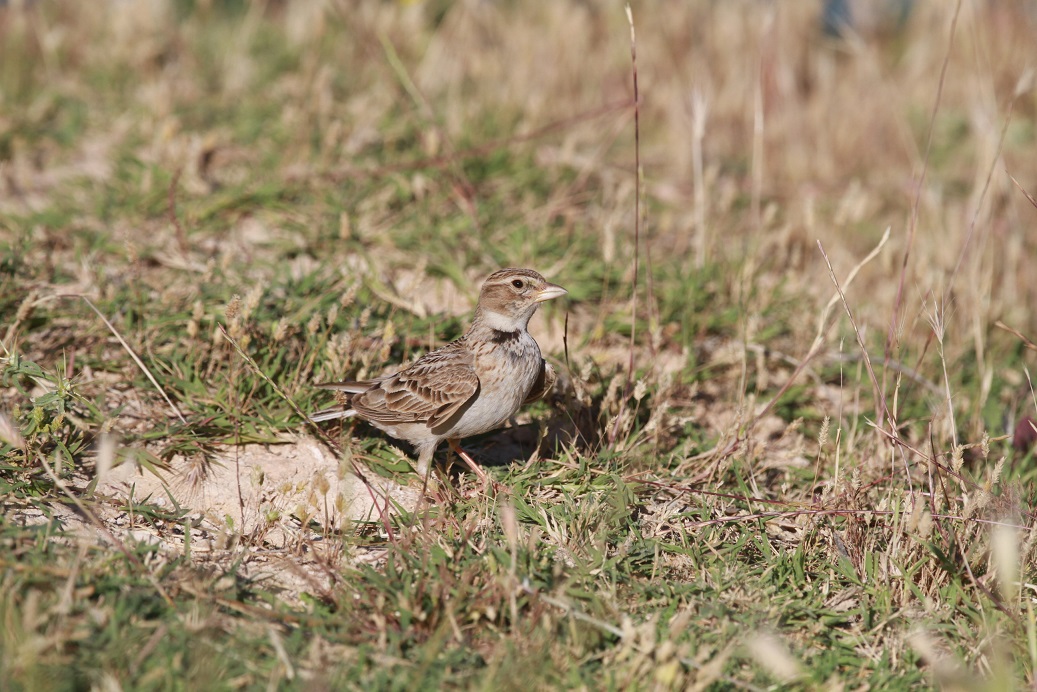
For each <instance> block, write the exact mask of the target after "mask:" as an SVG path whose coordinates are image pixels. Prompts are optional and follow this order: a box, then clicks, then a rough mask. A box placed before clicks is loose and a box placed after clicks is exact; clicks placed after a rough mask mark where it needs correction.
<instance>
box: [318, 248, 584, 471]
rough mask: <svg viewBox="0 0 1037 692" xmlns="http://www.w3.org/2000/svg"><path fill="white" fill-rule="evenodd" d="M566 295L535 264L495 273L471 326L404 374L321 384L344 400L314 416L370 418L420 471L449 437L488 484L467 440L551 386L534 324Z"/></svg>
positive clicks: (485, 287) (496, 424) (322, 418)
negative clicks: (546, 306) (410, 450)
mask: <svg viewBox="0 0 1037 692" xmlns="http://www.w3.org/2000/svg"><path fill="white" fill-rule="evenodd" d="M567 293H568V291H567V290H565V289H564V288H562V287H561V286H558V285H556V284H553V283H549V282H548V281H547V279H545V278H544V277H543V276H542V275H541V274H539V273H538V272H535V271H533V270H532V269H516V268H507V269H501V270H499V271H497V272H494V273H493V274H491V275H490V276H489V277H487V278H486V280H485V281H484V282H483V284H482V288H481V289H480V291H479V302H478V305H477V306H476V308H475V315H474V316H473V318H472V322H471V326H470V327H469V328H468V331H467V332H465V333H464V334H463V335H462V336H460V337H459V338H457V339H455V340H454V341H451V342H450V343H448V344H446V345H445V346H442V347H441V348H438V349H436V350H434V351H430V352H428V353H426V354H425V355H423V356H421V357H420V358H418V359H417V360H416V361H414V362H413V363H412V364H411V365H409V366H408V367H406V368H404V369H402V370H399V371H398V372H394V373H392V374H389V375H383V376H382V377H377V378H375V379H372V380H364V381H358V382H355V381H346V382H324V383H319V384H316V385H315V386H316V387H319V388H321V389H329V390H334V391H336V392H338V393H339V397H340V403H339V404H338V405H337V406H334V407H332V408H327V409H324V410H322V411H317V412H316V413H313V414H312V415H311V416H310V420H311V421H313V422H315V423H318V422H322V421H328V420H334V419H337V418H350V417H354V416H355V417H357V418H359V419H361V420H363V421H366V422H367V423H369V424H371V425H373V426H374V427H375V428H377V429H379V430H381V431H382V432H384V433H386V434H388V435H389V436H391V437H394V438H396V439H398V440H403V441H405V442H408V443H410V444H411V445H412V446H413V447H414V450H415V452H417V456H418V459H417V463H416V466H415V470H416V471H417V472H418V473H419V474H421V475H426V474H427V473H428V469H429V465H430V463H431V462H432V458H433V456H434V454H435V452H436V448H437V447H438V446H439V443H440V442H442V441H443V440H446V441H447V443H448V444H449V445H450V449H452V450H453V451H454V452H455V453H456V454H457V455H458V456H459V457H460V458H461V459H462V460H463V461H464V462H465V464H466V465H467V466H468V467H469V468H470V469H471V470H472V471H473V472H474V473H475V475H476V476H478V477H479V479H480V480H481V481H482V482H483V483H487V482H489V478H488V477H487V475H486V474H485V472H483V470H482V469H481V468H479V466H478V465H477V464H476V463H475V461H474V460H473V459H472V458H471V457H470V456H469V455H468V453H467V452H465V451H464V450H463V449H462V448H461V445H460V441H461V440H462V439H463V438H466V437H471V436H472V435H479V434H481V433H485V432H489V431H491V430H495V429H497V428H499V427H501V426H502V425H503V424H504V423H505V422H506V421H507V420H508V419H509V418H511V417H512V416H513V415H515V413H516V412H518V410H519V409H520V408H521V407H522V406H523V405H525V404H529V403H532V402H534V401H538V400H540V399H542V398H544V396H546V395H547V393H548V392H550V391H551V387H552V386H553V385H554V383H555V380H556V379H557V375H556V374H555V371H554V368H552V367H551V365H550V364H549V363H548V362H547V361H545V360H544V358H543V356H542V355H541V353H540V347H539V346H538V345H537V342H536V341H535V340H534V339H533V336H532V335H531V334H530V333H529V331H528V330H527V325H528V324H529V320H530V318H532V317H533V313H535V312H536V310H537V308H538V307H539V306H540V304H541V303H543V302H545V301H548V300H552V299H554V298H559V297H561V296H564V295H566V294H567Z"/></svg>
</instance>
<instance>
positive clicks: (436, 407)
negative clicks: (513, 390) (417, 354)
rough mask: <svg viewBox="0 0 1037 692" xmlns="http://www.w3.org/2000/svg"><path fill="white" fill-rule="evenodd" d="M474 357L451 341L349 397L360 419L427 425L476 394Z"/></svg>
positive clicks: (458, 343) (440, 418)
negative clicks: (407, 366)
mask: <svg viewBox="0 0 1037 692" xmlns="http://www.w3.org/2000/svg"><path fill="white" fill-rule="evenodd" d="M474 364H475V358H474V357H473V356H472V354H471V352H470V351H469V350H468V349H467V348H465V346H464V344H463V342H460V341H455V342H453V343H451V344H448V345H447V346H444V347H443V348H441V349H439V350H438V351H432V352H431V353H427V354H425V355H424V356H422V357H421V358H419V359H418V360H416V361H415V362H414V364H413V365H411V366H410V367H409V368H407V369H405V370H401V371H400V372H398V373H396V374H395V375H389V376H388V377H385V378H382V379H380V380H378V381H377V382H376V383H375V384H374V386H372V387H371V388H370V389H368V390H366V391H364V392H362V393H360V394H356V395H354V396H353V397H352V400H351V401H350V404H351V405H352V406H353V408H354V409H355V410H356V412H357V414H358V415H359V416H360V417H361V418H365V419H367V420H370V421H374V422H379V423H387V424H391V423H403V422H407V423H418V422H423V423H427V424H428V426H429V427H434V426H435V425H436V424H438V423H439V422H441V421H443V420H446V419H447V418H449V417H450V416H451V415H452V414H453V413H454V412H456V411H457V410H458V409H459V408H460V407H461V406H463V405H464V403H465V402H467V401H468V400H469V399H471V398H472V396H474V395H475V394H476V392H478V391H479V377H478V376H477V375H476V374H475V369H474V367H473V366H474Z"/></svg>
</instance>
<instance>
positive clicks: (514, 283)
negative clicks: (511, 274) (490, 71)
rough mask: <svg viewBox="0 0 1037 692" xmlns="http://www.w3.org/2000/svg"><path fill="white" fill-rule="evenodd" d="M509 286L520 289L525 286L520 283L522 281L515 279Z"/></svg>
mask: <svg viewBox="0 0 1037 692" xmlns="http://www.w3.org/2000/svg"><path fill="white" fill-rule="evenodd" d="M511 285H512V286H514V287H515V288H522V287H523V286H525V285H526V284H524V283H522V279H515V280H514V281H512V282H511Z"/></svg>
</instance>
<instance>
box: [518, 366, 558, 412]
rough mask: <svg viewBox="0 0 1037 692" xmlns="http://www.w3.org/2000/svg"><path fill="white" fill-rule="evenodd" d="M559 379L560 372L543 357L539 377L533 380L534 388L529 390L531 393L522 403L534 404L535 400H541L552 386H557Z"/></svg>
mask: <svg viewBox="0 0 1037 692" xmlns="http://www.w3.org/2000/svg"><path fill="white" fill-rule="evenodd" d="M557 380H558V373H556V372H555V369H554V368H552V367H551V364H550V363H548V362H547V361H546V360H544V359H543V358H541V359H540V372H538V373H537V378H536V380H535V381H534V382H533V388H532V389H530V390H529V394H527V395H526V400H525V401H523V402H522V405H523V406H525V405H526V404H532V403H533V402H534V401H540V400H541V399H543V398H544V397H545V396H547V394H548V392H550V391H551V388H552V387H554V386H555V381H557Z"/></svg>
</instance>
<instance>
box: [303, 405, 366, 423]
mask: <svg viewBox="0 0 1037 692" xmlns="http://www.w3.org/2000/svg"><path fill="white" fill-rule="evenodd" d="M355 415H356V411H354V410H353V409H351V408H346V407H345V406H334V407H332V408H326V409H321V410H320V411H317V412H315V413H311V414H310V420H311V421H312V422H314V423H323V422H324V421H326V420H335V419H336V418H352V417H353V416H355Z"/></svg>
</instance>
